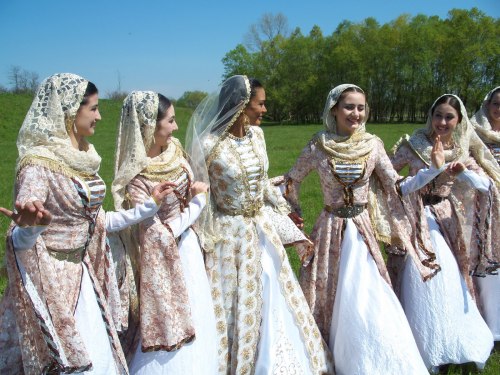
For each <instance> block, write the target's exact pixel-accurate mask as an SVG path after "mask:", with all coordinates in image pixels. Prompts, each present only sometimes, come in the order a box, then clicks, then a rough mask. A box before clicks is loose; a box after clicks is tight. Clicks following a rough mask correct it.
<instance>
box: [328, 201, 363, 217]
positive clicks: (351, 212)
mask: <svg viewBox="0 0 500 375" xmlns="http://www.w3.org/2000/svg"><path fill="white" fill-rule="evenodd" d="M365 208H366V204H354V205H352V206H344V207H338V208H333V207H332V206H328V205H326V206H325V211H327V212H329V213H331V214H333V215H334V216H337V217H341V218H343V219H350V218H352V217H355V216H358V215H359V214H360V213H362V212H363V211H364V210H365Z"/></svg>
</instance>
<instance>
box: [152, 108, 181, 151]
mask: <svg viewBox="0 0 500 375" xmlns="http://www.w3.org/2000/svg"><path fill="white" fill-rule="evenodd" d="M177 129H179V128H178V127H177V123H176V122H175V109H174V106H173V105H171V106H170V107H169V108H168V109H167V114H166V116H165V117H164V118H163V119H162V120H160V121H158V122H157V123H156V130H155V133H154V138H155V144H157V145H158V146H161V147H164V146H167V145H168V144H169V143H170V142H171V140H172V133H173V132H174V131H176V130H177Z"/></svg>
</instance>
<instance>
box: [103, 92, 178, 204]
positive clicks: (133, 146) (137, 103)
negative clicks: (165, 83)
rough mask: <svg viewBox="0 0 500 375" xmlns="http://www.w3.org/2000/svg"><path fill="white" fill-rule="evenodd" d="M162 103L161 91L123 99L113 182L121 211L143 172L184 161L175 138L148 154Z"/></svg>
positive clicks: (114, 192)
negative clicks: (128, 190)
mask: <svg viewBox="0 0 500 375" xmlns="http://www.w3.org/2000/svg"><path fill="white" fill-rule="evenodd" d="M158 106H159V99H158V93H156V92H153V91H133V92H131V93H130V94H129V95H127V97H126V98H125V100H124V101H123V106H122V112H121V117H120V124H119V126H118V135H117V139H116V154H115V179H114V180H113V184H112V185H111V192H112V194H113V199H114V202H115V209H117V210H118V209H121V208H123V207H122V205H123V202H124V200H125V189H126V186H127V184H128V183H129V182H130V181H131V180H132V179H133V178H134V177H135V176H137V175H138V174H139V173H140V172H141V171H143V170H145V169H146V168H148V167H149V166H151V165H156V164H161V166H162V168H161V169H162V171H163V172H167V171H168V170H171V169H175V168H177V167H178V166H179V165H180V163H181V158H180V157H179V156H182V148H181V146H180V144H179V141H178V140H177V139H175V138H173V137H172V138H171V139H172V141H171V142H170V143H169V145H168V147H167V148H166V150H165V151H163V152H162V153H161V154H160V155H158V156H156V157H154V158H150V157H148V155H147V154H148V151H149V149H150V148H151V146H152V145H153V142H154V133H155V130H156V124H157V117H158Z"/></svg>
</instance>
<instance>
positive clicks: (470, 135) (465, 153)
mask: <svg viewBox="0 0 500 375" xmlns="http://www.w3.org/2000/svg"><path fill="white" fill-rule="evenodd" d="M447 96H451V97H454V98H455V99H457V100H458V102H459V104H460V114H461V116H462V120H461V121H460V122H459V123H458V124H457V126H456V127H455V129H454V130H453V133H452V140H453V142H454V144H455V147H454V148H453V149H452V150H445V160H446V162H453V161H459V162H465V161H466V160H467V159H468V158H469V156H470V155H472V157H474V159H475V160H476V162H477V163H478V164H479V165H480V166H481V167H482V168H483V169H484V171H485V172H486V173H487V174H488V175H489V176H490V177H491V178H492V179H493V180H494V181H495V182H496V183H497V184H499V183H500V167H499V166H498V163H497V162H496V160H495V158H494V157H493V155H492V154H491V152H490V151H489V150H488V148H487V147H486V146H485V145H484V143H483V142H482V141H481V139H480V138H479V137H478V135H477V134H476V132H475V131H474V128H473V127H472V125H471V124H470V121H469V117H468V115H467V110H466V109H465V106H464V104H463V103H462V100H461V99H460V98H459V97H458V96H456V95H453V94H444V95H441V96H440V97H439V98H437V99H436V100H435V101H434V103H433V104H432V106H431V108H430V109H429V113H428V115H427V123H426V126H425V128H423V129H418V130H416V131H415V133H413V135H412V137H411V138H410V143H411V144H412V147H413V149H414V150H415V151H416V152H418V154H419V156H420V158H421V159H422V160H423V161H424V162H425V163H426V164H427V165H430V164H431V152H432V145H433V140H432V136H433V132H434V130H433V128H432V111H433V108H434V107H436V103H438V102H440V101H441V100H442V98H443V97H447Z"/></svg>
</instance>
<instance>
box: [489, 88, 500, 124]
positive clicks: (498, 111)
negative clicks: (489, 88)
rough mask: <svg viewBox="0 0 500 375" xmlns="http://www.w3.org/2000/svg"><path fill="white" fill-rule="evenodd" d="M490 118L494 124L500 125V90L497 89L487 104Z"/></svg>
mask: <svg viewBox="0 0 500 375" xmlns="http://www.w3.org/2000/svg"><path fill="white" fill-rule="evenodd" d="M487 108H488V118H489V120H490V121H491V122H492V124H491V125H492V126H493V125H497V126H498V125H500V91H497V92H496V93H495V94H494V95H493V96H492V97H491V99H490V101H489V103H488V104H487Z"/></svg>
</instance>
